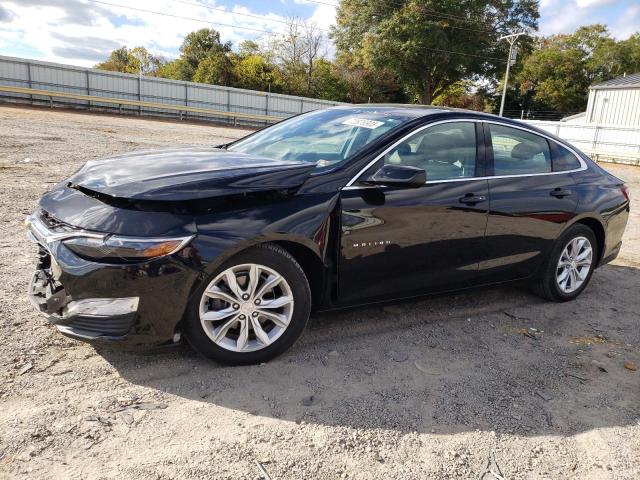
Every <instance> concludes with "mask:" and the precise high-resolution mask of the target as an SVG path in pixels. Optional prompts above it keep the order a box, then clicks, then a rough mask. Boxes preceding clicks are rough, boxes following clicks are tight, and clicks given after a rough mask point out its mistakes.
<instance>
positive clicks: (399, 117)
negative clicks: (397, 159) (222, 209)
mask: <svg viewBox="0 0 640 480" xmlns="http://www.w3.org/2000/svg"><path fill="white" fill-rule="evenodd" d="M413 118H415V117H414V116H413V115H411V114H410V113H407V112H401V111H398V110H395V109H394V110H385V109H378V110H376V109H375V108H372V107H367V108H350V109H343V108H336V109H329V110H317V111H314V112H310V113H306V114H304V115H299V116H297V117H293V118H291V119H289V120H285V121H283V122H280V123H278V124H277V125H274V126H272V127H269V128H265V129H264V130H261V131H259V132H257V133H255V134H254V135H251V136H250V137H247V138H246V139H244V140H239V141H237V142H235V143H234V144H232V145H230V146H229V150H231V151H234V152H241V153H248V154H251V155H259V156H263V157H268V158H273V159H276V160H289V161H299V162H311V163H315V164H316V168H318V169H326V168H331V167H335V166H337V165H339V164H340V163H343V162H345V161H346V160H348V159H349V158H350V157H352V156H353V155H355V154H356V153H358V152H359V151H360V150H361V149H362V148H363V147H364V146H365V145H367V144H368V143H370V142H372V141H373V140H375V139H376V138H378V137H379V136H380V135H382V134H383V133H386V132H388V131H389V130H391V129H392V128H394V127H397V126H398V125H401V124H403V123H405V122H407V121H409V120H411V119H413Z"/></svg>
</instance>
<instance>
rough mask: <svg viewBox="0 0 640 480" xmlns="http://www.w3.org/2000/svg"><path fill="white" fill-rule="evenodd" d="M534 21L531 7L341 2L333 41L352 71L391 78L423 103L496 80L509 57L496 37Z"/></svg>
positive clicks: (430, 0) (507, 2)
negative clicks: (472, 82)
mask: <svg viewBox="0 0 640 480" xmlns="http://www.w3.org/2000/svg"><path fill="white" fill-rule="evenodd" d="M441 12H446V14H444V15H443V14H442V13H441ZM537 19H538V2H537V1H535V0H521V1H516V0H466V1H463V2H460V1H454V0H408V1H406V2H390V1H388V0H343V1H342V2H341V3H340V6H339V7H338V10H337V16H336V26H335V27H334V28H333V30H332V36H333V38H334V39H335V41H336V47H337V50H338V52H340V53H343V52H347V53H350V54H352V55H353V56H354V59H355V62H354V64H355V65H359V66H361V67H364V68H366V69H373V70H375V71H378V72H393V74H395V75H396V76H397V78H398V81H399V82H400V83H401V84H402V85H403V86H404V87H405V89H406V91H407V94H408V95H409V97H410V98H413V99H415V100H417V101H419V102H421V103H427V104H428V103H431V101H432V100H433V98H434V97H437V96H438V95H440V94H442V93H443V92H444V91H445V90H446V88H447V87H449V86H450V85H452V84H454V83H456V82H458V81H460V80H462V79H468V78H472V77H473V76H479V75H482V76H495V75H497V74H498V72H500V71H501V70H502V68H503V66H504V61H503V60H501V59H502V58H505V57H506V45H505V44H504V42H502V43H501V42H498V37H499V36H500V35H501V34H503V33H507V32H511V31H514V30H516V29H522V28H536V27H537Z"/></svg>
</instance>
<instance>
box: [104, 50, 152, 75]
mask: <svg viewBox="0 0 640 480" xmlns="http://www.w3.org/2000/svg"><path fill="white" fill-rule="evenodd" d="M162 65H163V62H162V59H161V58H160V57H156V56H155V55H153V54H151V53H149V51H148V50H147V49H146V48H144V47H135V48H132V49H128V48H127V47H121V48H118V49H116V50H114V51H112V52H111V53H110V54H109V57H108V58H107V59H106V60H105V61H104V62H101V63H98V64H96V65H95V68H99V69H100V70H109V71H112V72H121V73H135V74H138V73H140V71H142V74H143V75H156V74H157V73H158V70H159V69H160V68H162Z"/></svg>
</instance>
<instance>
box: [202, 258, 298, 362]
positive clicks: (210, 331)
mask: <svg viewBox="0 0 640 480" xmlns="http://www.w3.org/2000/svg"><path fill="white" fill-rule="evenodd" d="M293 306H294V301H293V293H292V291H291V287H290V286H289V284H288V283H287V281H286V280H285V278H284V277H283V276H282V275H280V274H279V273H278V272H276V271H275V270H273V269H271V268H269V267H266V266H264V265H258V264H255V263H247V264H242V265H236V266H233V267H230V268H228V269H226V270H224V271H223V272H221V273H220V274H218V275H217V276H216V277H215V278H214V279H213V281H212V282H211V283H209V285H208V286H207V288H206V289H205V291H204V292H203V294H202V298H201V300H200V323H201V325H202V328H203V329H204V331H205V333H206V334H207V336H208V337H209V338H210V339H211V340H212V341H213V342H214V343H215V344H216V345H218V346H220V347H222V348H224V349H226V350H230V351H233V352H253V351H256V350H261V349H263V348H266V347H268V346H269V345H271V344H273V342H275V341H276V340H277V339H278V338H280V336H282V334H283V333H284V332H285V330H286V329H287V327H288V326H289V323H290V322H291V317H292V315H293Z"/></svg>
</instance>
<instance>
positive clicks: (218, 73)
mask: <svg viewBox="0 0 640 480" xmlns="http://www.w3.org/2000/svg"><path fill="white" fill-rule="evenodd" d="M193 81H194V82H199V83H210V84H212V85H224V86H231V85H232V84H233V83H234V71H233V64H232V63H231V60H230V58H229V57H228V56H227V55H226V54H225V53H222V52H212V53H210V54H209V55H207V56H206V57H204V58H203V59H202V60H200V62H199V63H198V67H197V68H196V71H195V73H194V74H193Z"/></svg>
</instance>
